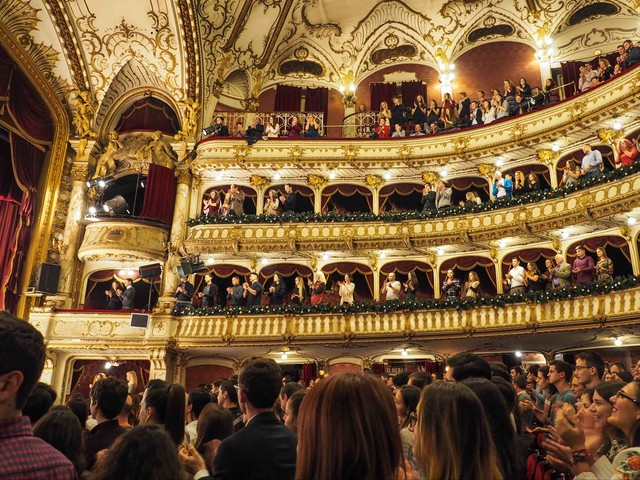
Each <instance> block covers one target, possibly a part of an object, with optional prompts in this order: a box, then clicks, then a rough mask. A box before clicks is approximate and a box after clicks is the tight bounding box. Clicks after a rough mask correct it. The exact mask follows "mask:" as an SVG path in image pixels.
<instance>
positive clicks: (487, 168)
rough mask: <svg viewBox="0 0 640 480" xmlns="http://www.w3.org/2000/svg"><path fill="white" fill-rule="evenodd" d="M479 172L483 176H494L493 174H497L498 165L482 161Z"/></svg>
mask: <svg viewBox="0 0 640 480" xmlns="http://www.w3.org/2000/svg"><path fill="white" fill-rule="evenodd" d="M478 172H479V173H480V175H482V176H483V177H487V178H493V176H494V175H495V174H496V166H495V165H490V164H487V163H481V164H480V165H478Z"/></svg>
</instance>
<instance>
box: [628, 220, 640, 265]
mask: <svg viewBox="0 0 640 480" xmlns="http://www.w3.org/2000/svg"><path fill="white" fill-rule="evenodd" d="M638 234H640V229H638V230H636V232H635V233H633V234H632V235H631V240H630V241H628V242H629V253H630V254H631V267H632V268H633V274H634V275H640V258H639V257H638V255H639V252H638Z"/></svg>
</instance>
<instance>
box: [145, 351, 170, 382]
mask: <svg viewBox="0 0 640 480" xmlns="http://www.w3.org/2000/svg"><path fill="white" fill-rule="evenodd" d="M150 364H151V368H150V370H149V380H154V379H158V380H166V379H167V350H166V349H165V348H154V349H153V350H151V358H150Z"/></svg>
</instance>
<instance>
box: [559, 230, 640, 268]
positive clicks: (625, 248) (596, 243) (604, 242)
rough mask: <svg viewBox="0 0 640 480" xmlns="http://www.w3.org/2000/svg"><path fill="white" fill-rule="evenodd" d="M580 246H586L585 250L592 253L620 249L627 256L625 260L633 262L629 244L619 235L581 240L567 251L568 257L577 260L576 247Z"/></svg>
mask: <svg viewBox="0 0 640 480" xmlns="http://www.w3.org/2000/svg"><path fill="white" fill-rule="evenodd" d="M578 245H582V246H584V248H585V250H586V251H588V252H591V253H595V252H596V250H597V249H598V248H607V247H612V248H618V249H620V251H621V252H622V254H623V255H624V256H625V258H626V259H627V260H628V261H629V262H631V253H630V251H629V243H628V242H627V240H626V239H625V238H623V237H619V236H617V235H604V236H601V237H591V238H586V239H584V240H580V241H579V242H574V243H572V244H571V245H570V246H569V249H568V250H567V257H569V258H575V257H576V256H577V255H576V247H577V246H578Z"/></svg>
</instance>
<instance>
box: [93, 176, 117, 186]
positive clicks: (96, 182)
mask: <svg viewBox="0 0 640 480" xmlns="http://www.w3.org/2000/svg"><path fill="white" fill-rule="evenodd" d="M115 181H116V179H115V178H113V177H104V178H92V179H91V180H87V188H94V187H99V188H107V187H108V186H109V185H111V184H112V183H113V182H115Z"/></svg>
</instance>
